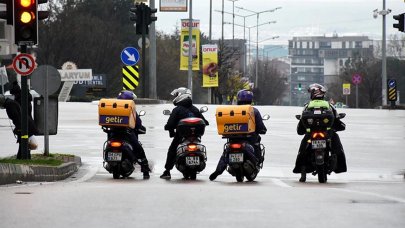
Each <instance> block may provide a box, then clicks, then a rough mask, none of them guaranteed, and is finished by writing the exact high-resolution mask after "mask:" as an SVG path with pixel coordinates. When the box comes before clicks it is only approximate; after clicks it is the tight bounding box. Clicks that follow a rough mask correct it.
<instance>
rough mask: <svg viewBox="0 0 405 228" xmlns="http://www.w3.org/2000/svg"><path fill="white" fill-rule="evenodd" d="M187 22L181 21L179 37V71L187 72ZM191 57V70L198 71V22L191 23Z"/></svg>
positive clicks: (186, 20) (185, 20)
mask: <svg viewBox="0 0 405 228" xmlns="http://www.w3.org/2000/svg"><path fill="white" fill-rule="evenodd" d="M188 24H189V21H188V19H182V20H181V36H180V70H188V53H189V49H190V48H189V39H190V36H189V31H188V30H189V26H188ZM191 51H192V52H191V53H192V56H193V62H192V65H193V67H192V69H193V70H200V20H193V22H192V48H191Z"/></svg>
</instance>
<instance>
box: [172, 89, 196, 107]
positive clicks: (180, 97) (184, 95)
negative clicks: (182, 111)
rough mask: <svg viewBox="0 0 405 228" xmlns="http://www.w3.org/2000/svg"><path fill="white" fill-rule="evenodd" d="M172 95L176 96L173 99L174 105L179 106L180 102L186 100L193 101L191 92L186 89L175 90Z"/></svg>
mask: <svg viewBox="0 0 405 228" xmlns="http://www.w3.org/2000/svg"><path fill="white" fill-rule="evenodd" d="M170 95H172V96H174V99H173V104H174V105H177V104H178V103H179V102H180V101H184V100H186V99H190V100H191V90H189V89H187V88H185V87H180V88H177V89H175V90H173V91H172V92H171V93H170Z"/></svg>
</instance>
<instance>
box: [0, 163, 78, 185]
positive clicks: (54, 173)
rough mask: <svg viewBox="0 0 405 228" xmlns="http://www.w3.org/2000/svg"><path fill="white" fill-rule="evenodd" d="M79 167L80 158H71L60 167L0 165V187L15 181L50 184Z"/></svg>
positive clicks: (65, 176)
mask: <svg viewBox="0 0 405 228" xmlns="http://www.w3.org/2000/svg"><path fill="white" fill-rule="evenodd" d="M80 166H81V158H80V157H77V156H75V157H71V158H69V159H68V160H67V162H65V163H63V164H62V165H60V166H39V165H20V164H9V163H0V185H4V184H12V183H16V181H25V182H31V181H45V182H52V181H58V180H63V179H66V178H68V177H69V176H70V175H72V174H73V173H75V172H76V171H77V170H78V169H79V167H80Z"/></svg>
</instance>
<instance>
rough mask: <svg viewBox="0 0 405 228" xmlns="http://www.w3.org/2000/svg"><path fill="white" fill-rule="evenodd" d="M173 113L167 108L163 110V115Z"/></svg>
mask: <svg viewBox="0 0 405 228" xmlns="http://www.w3.org/2000/svg"><path fill="white" fill-rule="evenodd" d="M171 113H172V112H171V111H170V110H167V109H165V110H163V115H165V116H167V115H170V114H171Z"/></svg>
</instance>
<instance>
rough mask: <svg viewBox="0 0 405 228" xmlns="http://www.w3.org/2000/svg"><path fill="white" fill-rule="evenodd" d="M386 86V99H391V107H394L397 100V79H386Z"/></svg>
mask: <svg viewBox="0 0 405 228" xmlns="http://www.w3.org/2000/svg"><path fill="white" fill-rule="evenodd" d="M387 87H388V100H389V101H391V108H395V101H397V100H398V96H397V81H396V80H395V79H388V80H387Z"/></svg>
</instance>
